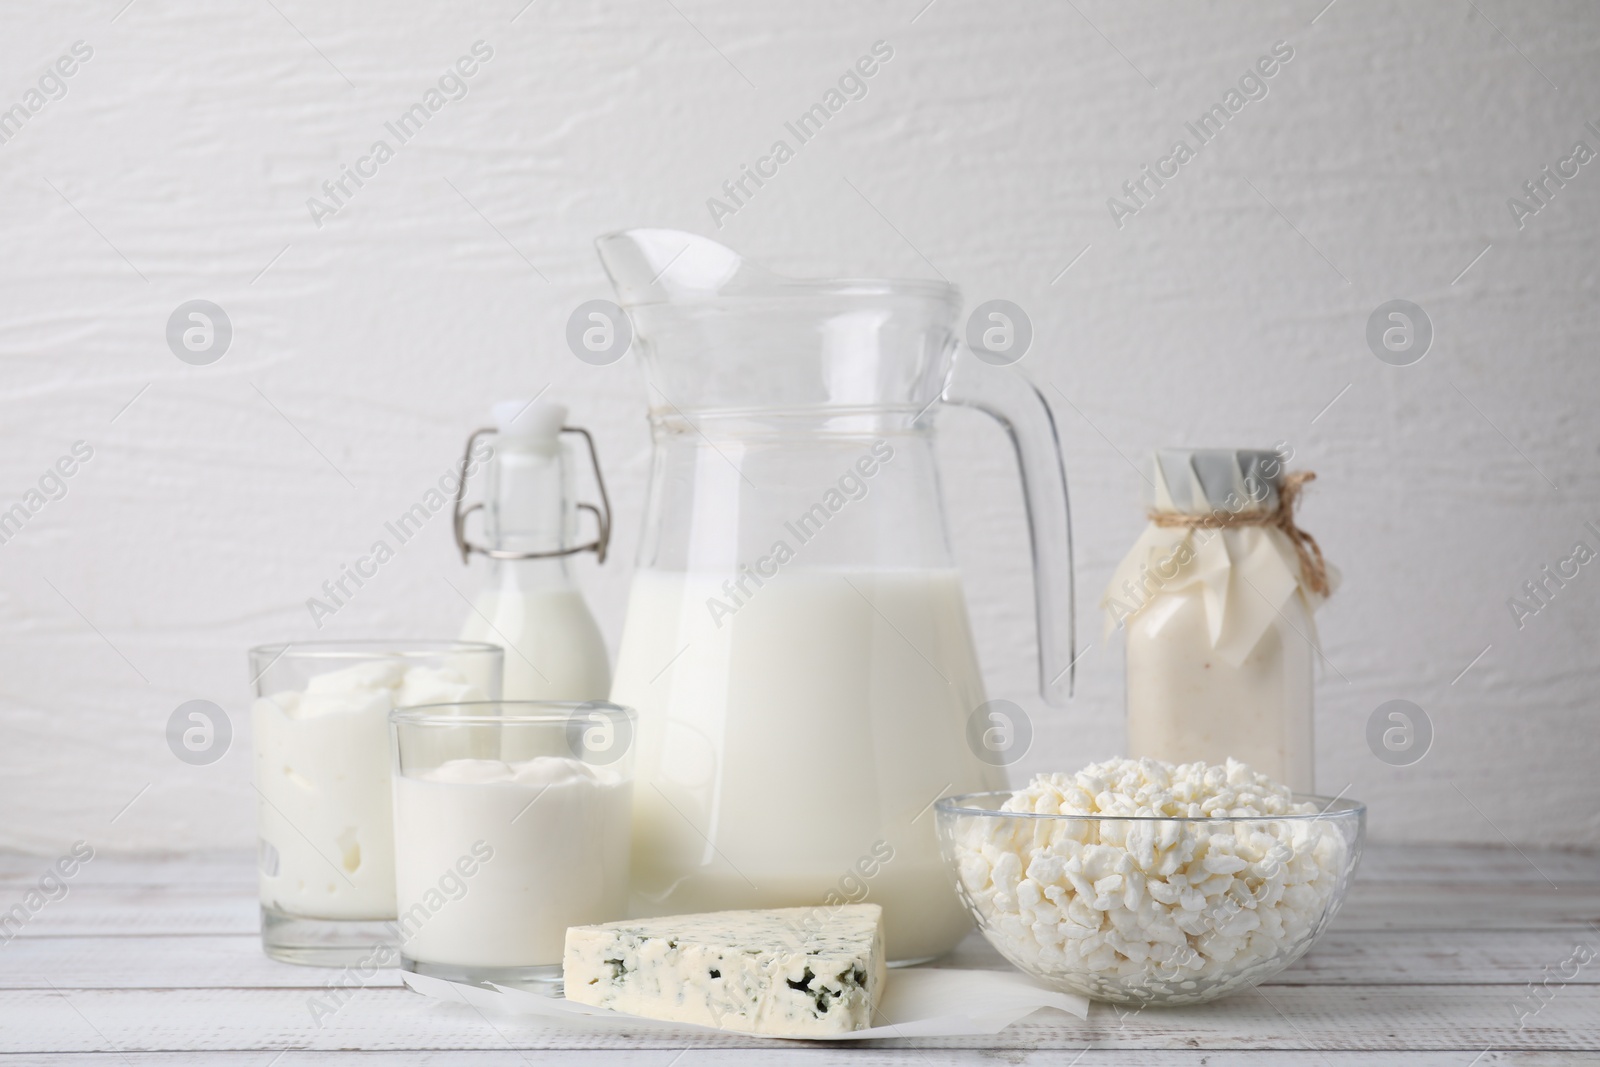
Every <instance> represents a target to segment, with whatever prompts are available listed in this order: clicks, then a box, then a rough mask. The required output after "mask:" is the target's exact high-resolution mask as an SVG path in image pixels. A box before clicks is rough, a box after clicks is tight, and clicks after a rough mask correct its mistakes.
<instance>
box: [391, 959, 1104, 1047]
mask: <svg viewBox="0 0 1600 1067" xmlns="http://www.w3.org/2000/svg"><path fill="white" fill-rule="evenodd" d="M401 977H402V978H404V979H405V983H406V985H408V986H410V987H411V988H412V989H414V990H416V991H417V992H419V993H422V994H425V995H427V996H430V997H434V998H437V999H439V1000H447V1001H453V1002H455V1003H458V1004H468V1005H471V1006H472V1007H475V1008H478V1009H479V1010H481V1011H484V1012H495V1013H497V1014H501V1015H521V1016H537V1017H540V1018H544V1019H547V1020H549V1021H551V1022H553V1023H560V1024H564V1025H569V1026H575V1027H579V1028H583V1029H592V1030H619V1029H629V1030H638V1029H640V1028H643V1027H649V1028H658V1029H663V1030H693V1031H698V1032H701V1033H736V1032H737V1031H730V1030H712V1029H710V1028H709V1027H704V1026H694V1025H692V1024H689V1023H669V1022H662V1021H660V1020H657V1019H642V1018H640V1017H638V1016H636V1015H626V1014H624V1013H622V1012H617V1011H610V1010H607V1009H605V1008H593V1007H590V1006H589V1005H587V1004H575V1003H573V1002H572V1001H570V1000H565V999H562V998H560V997H549V996H544V995H542V994H539V993H530V992H528V991H527V990H523V989H510V988H507V987H505V986H495V987H494V988H493V989H492V990H491V989H483V988H481V987H479V986H472V985H465V984H462V983H459V982H447V981H444V980H443V979H440V978H430V977H428V976H426V975H420V974H412V973H409V972H406V973H403V974H402V975H401ZM1040 1008H1058V1009H1060V1010H1061V1011H1064V1012H1067V1013H1068V1014H1070V1015H1075V1016H1077V1017H1078V1018H1080V1019H1085V1018H1088V1015H1089V1001H1088V1000H1087V999H1086V998H1084V997H1080V996H1077V995H1075V994H1072V993H1056V992H1053V991H1052V990H1049V989H1043V988H1041V987H1039V986H1037V985H1034V984H1033V983H1032V982H1030V981H1029V980H1028V979H1027V978H1025V977H1024V976H1022V975H1020V974H1017V973H1016V972H1014V971H978V970H957V969H946V968H908V969H906V970H897V971H890V972H889V981H888V983H887V986H886V987H885V989H884V994H883V1001H882V1003H881V1004H880V1005H879V1009H878V1017H879V1019H880V1020H881V1021H880V1024H879V1025H877V1026H874V1027H872V1028H871V1029H870V1030H856V1031H853V1032H851V1033H848V1034H832V1035H828V1036H826V1037H806V1038H804V1039H803V1040H807V1041H861V1040H867V1039H872V1038H885V1037H950V1036H956V1035H962V1034H966V1035H978V1034H998V1033H999V1032H1000V1031H1001V1030H1004V1029H1005V1028H1006V1027H1008V1026H1010V1025H1011V1024H1012V1023H1014V1022H1017V1021H1018V1020H1020V1019H1022V1018H1024V1017H1026V1016H1028V1015H1031V1014H1033V1013H1034V1012H1035V1011H1038V1010H1039V1009H1040ZM741 1036H757V1037H759V1036H766V1035H741Z"/></svg>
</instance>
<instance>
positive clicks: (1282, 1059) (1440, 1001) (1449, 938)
mask: <svg viewBox="0 0 1600 1067" xmlns="http://www.w3.org/2000/svg"><path fill="white" fill-rule="evenodd" d="M47 866H48V861H46V860H41V859H39V858H37V857H18V856H0V910H3V908H4V907H6V906H9V905H7V904H5V903H4V901H5V900H6V899H7V898H8V897H10V898H13V899H20V895H21V893H22V892H24V891H25V890H26V888H27V886H28V885H29V884H32V883H34V882H36V881H37V878H38V876H39V874H40V873H42V872H43V871H44V870H45V869H46V867H47ZM255 893H256V888H255V879H254V873H253V870H252V869H251V867H250V857H248V856H245V855H242V854H220V855H215V854H214V855H208V856H195V857H187V856H184V857H135V858H119V857H111V856H97V857H96V859H95V860H94V861H93V862H92V863H90V864H88V865H86V866H85V867H84V868H83V869H82V870H81V871H80V872H79V873H78V874H77V876H75V877H74V878H73V879H72V880H71V882H70V884H69V890H68V893H67V895H66V897H65V898H63V899H61V900H57V901H54V902H52V903H50V904H48V905H47V906H46V907H45V908H44V909H42V910H41V911H40V912H39V913H38V914H36V915H34V916H33V917H32V919H31V920H30V921H29V922H28V923H27V925H26V926H25V927H24V928H23V929H22V930H21V931H20V934H19V936H17V937H16V938H14V939H12V940H11V941H10V942H9V943H5V944H3V945H0V1065H3V1064H4V1063H5V1062H9V1061H11V1060H13V1059H16V1060H20V1061H25V1062H29V1063H36V1062H37V1063H75V1064H82V1063H98V1062H100V1061H101V1060H105V1061H106V1062H127V1063H170V1062H184V1063H218V1064H229V1065H237V1064H246V1063H259V1064H262V1065H263V1067H265V1065H266V1064H268V1063H279V1064H284V1065H290V1064H305V1063H319V1062H332V1060H333V1059H334V1058H338V1057H340V1056H345V1055H349V1054H351V1053H352V1052H353V1051H354V1050H358V1049H364V1050H368V1055H364V1056H361V1057H358V1058H360V1059H372V1060H373V1061H374V1062H378V1061H379V1059H380V1053H381V1060H382V1062H386V1063H387V1062H398V1063H451V1064H455V1063H466V1064H478V1063H483V1064H491V1063H518V1064H526V1063H529V1062H540V1061H542V1060H544V1057H543V1056H535V1055H534V1054H533V1051H532V1050H537V1049H558V1048H559V1049H566V1050H570V1051H569V1052H568V1053H567V1055H576V1056H578V1057H579V1059H578V1062H583V1063H617V1064H630V1065H632V1064H639V1065H645V1064H659V1065H660V1067H667V1065H668V1064H673V1065H674V1067H676V1065H679V1064H693V1063H696V1062H704V1063H726V1064H730V1065H732V1064H744V1063H776V1062H797V1063H822V1062H835V1061H836V1060H837V1059H838V1058H839V1057H840V1056H844V1055H848V1057H849V1059H850V1062H853V1063H862V1064H867V1063H874V1062H882V1063H903V1062H918V1063H954V1062H968V1063H970V1062H978V1061H979V1060H980V1059H982V1060H983V1061H985V1062H987V1061H989V1060H991V1059H992V1057H994V1056H1000V1057H1002V1058H1003V1059H1004V1061H1005V1062H1011V1063H1053V1064H1062V1065H1065V1064H1068V1063H1072V1062H1074V1058H1075V1057H1080V1056H1081V1058H1079V1059H1077V1060H1076V1062H1077V1064H1078V1065H1079V1067H1091V1065H1093V1064H1096V1063H1104V1064H1132V1063H1148V1064H1152V1065H1156V1067H1161V1065H1164V1064H1169V1063H1170V1064H1176V1063H1194V1062H1199V1057H1201V1056H1204V1057H1205V1062H1207V1063H1208V1064H1212V1065H1216V1064H1223V1063H1242V1064H1263V1065H1264V1064H1288V1065H1295V1064H1301V1063H1322V1064H1361V1065H1365V1064H1377V1063H1383V1064H1394V1063H1398V1064H1402V1065H1413V1064H1446V1063H1449V1064H1456V1065H1459V1067H1469V1065H1475V1064H1482V1065H1489V1064H1494V1063H1512V1064H1521V1065H1530V1064H1544V1063H1572V1062H1600V1055H1594V1053H1595V1052H1596V1051H1597V1050H1600V856H1595V855H1591V854H1584V853H1565V852H1538V853H1530V854H1529V855H1526V856H1523V855H1519V854H1518V853H1517V852H1515V851H1514V850H1511V849H1475V848H1439V849H1415V848H1412V849H1384V848H1377V849H1372V850H1370V851H1369V855H1368V856H1367V857H1366V860H1365V861H1364V863H1363V867H1362V873H1361V877H1360V878H1359V880H1358V882H1357V884H1356V885H1355V886H1354V887H1353V888H1352V892H1351V895H1350V898H1349V900H1348V901H1347V902H1346V906H1345V909H1344V911H1343V912H1342V913H1341V915H1340V916H1339V918H1338V919H1337V920H1336V922H1335V924H1334V927H1333V929H1331V930H1330V931H1329V933H1328V934H1327V935H1326V936H1325V938H1324V939H1323V940H1322V941H1321V942H1320V943H1319V944H1318V946H1317V948H1316V949H1315V950H1314V951H1313V953H1312V954H1311V955H1310V956H1309V957H1308V958H1306V959H1303V960H1301V961H1300V962H1299V963H1298V964H1296V965H1295V966H1294V967H1292V968H1290V969H1289V970H1287V971H1285V972H1284V973H1283V974H1281V975H1279V976H1277V977H1276V978H1275V979H1273V980H1272V981H1270V982H1269V983H1267V984H1266V985H1264V987H1263V988H1262V989H1260V990H1257V991H1252V992H1249V993H1245V994H1242V995H1240V996H1237V997H1233V998H1230V999H1228V1000H1225V1001H1220V1002H1217V1003H1215V1004H1211V1005H1203V1006H1199V1007H1193V1008H1180V1009H1163V1010H1157V1009H1150V1010H1147V1011H1145V1012H1140V1013H1134V1014H1131V1015H1130V1014H1127V1013H1122V1012H1119V1011H1117V1010H1116V1009H1113V1008H1111V1007H1108V1006H1104V1005H1096V1006H1095V1007H1094V1008H1093V1009H1092V1011H1091V1015H1090V1018H1089V1020H1088V1021H1087V1022H1082V1021H1079V1020H1076V1019H1072V1018H1071V1017H1068V1016H1065V1015H1061V1014H1059V1013H1054V1012H1045V1013H1040V1014H1038V1015H1036V1016H1034V1017H1032V1018H1031V1019H1029V1020H1026V1021H1024V1022H1023V1023H1021V1024H1018V1025H1016V1026H1013V1027H1011V1028H1010V1029H1008V1030H1007V1031H1006V1032H1004V1033H1003V1034H1000V1035H997V1036H996V1037H985V1038H942V1039H929V1040H927V1041H920V1042H895V1043H881V1042H880V1043H871V1044H870V1046H862V1045H857V1046H821V1047H818V1046H793V1045H786V1044H773V1043H762V1042H756V1041H753V1040H752V1039H748V1038H741V1037H738V1036H735V1035H705V1034H693V1035H691V1034H689V1033H688V1032H673V1031H664V1032H663V1031H641V1032H637V1033H630V1032H627V1031H620V1032H596V1031H592V1030H583V1029H578V1028H568V1027H553V1026H550V1025H548V1024H540V1025H534V1024H532V1023H530V1022H528V1021H524V1020H517V1019H503V1018H496V1019H486V1018H484V1017H482V1016H480V1015H478V1014H477V1013H475V1012H474V1011H472V1010H471V1009H468V1008H463V1007H460V1006H456V1005H447V1004H440V1003H435V1002H433V1001H430V1000H427V999H425V998H422V997H419V996H418V995H416V994H414V993H411V992H410V991H408V990H406V989H403V988H400V987H399V985H398V982H397V980H396V978H395V977H394V976H393V975H392V974H380V975H379V976H378V977H377V978H376V979H374V980H372V981H371V982H369V983H367V987H366V988H364V989H361V990H359V991H358V992H357V993H355V995H354V996H353V997H352V998H351V999H350V1001H349V1003H347V1004H346V1005H345V1006H344V1008H343V1009H341V1010H340V1011H339V1013H338V1014H337V1015H335V1016H334V1017H333V1018H332V1019H331V1020H325V1023H326V1025H323V1026H318V1025H316V1024H315V1022H314V1020H313V1018H312V1015H311V1011H310V1007H309V1004H308V998H309V997H311V996H312V995H315V994H316V993H317V992H318V990H320V989H321V988H322V984H323V983H324V982H327V981H329V980H330V979H331V978H332V977H333V974H334V972H331V971H326V970H321V969H315V968H301V967H292V966H288V965H285V964H279V963H276V962H274V961H271V960H268V959H266V958H265V956H263V955H262V953H261V951H260V946H259V941H258V939H257V909H256V897H255ZM1580 945H1584V946H1589V947H1590V948H1592V949H1593V950H1595V951H1596V953H1597V958H1596V961H1595V962H1593V963H1590V964H1589V965H1588V966H1587V967H1585V968H1583V969H1581V970H1580V971H1579V973H1578V974H1576V975H1574V976H1572V977H1571V978H1570V979H1569V980H1568V981H1565V982H1559V981H1553V982H1552V985H1551V987H1550V988H1551V989H1552V990H1553V991H1552V992H1550V993H1548V994H1547V997H1548V999H1547V1002H1541V1001H1540V1000H1537V999H1534V998H1533V994H1532V992H1531V991H1530V986H1529V983H1536V982H1540V981H1543V980H1544V979H1545V978H1548V977H1550V976H1551V975H1552V973H1553V972H1554V969H1557V968H1559V966H1560V965H1561V963H1562V962H1563V961H1564V960H1567V959H1569V958H1570V957H1571V956H1572V954H1573V951H1574V949H1575V948H1576V947H1577V946H1580ZM944 962H945V963H946V964H948V965H952V966H963V967H1004V966H1005V964H1004V962H1003V961H1002V960H1000V959H999V957H998V955H997V954H996V953H994V951H993V950H992V949H991V948H989V946H988V945H987V944H986V943H985V942H984V941H983V940H982V939H981V938H980V937H977V936H974V937H973V938H970V939H969V940H968V941H967V942H966V943H964V944H963V945H962V947H961V948H960V949H959V950H958V951H957V952H956V953H954V954H953V955H952V956H951V957H949V958H948V959H947V960H946V961H944ZM1535 1007H1537V1008H1538V1010H1537V1011H1534V1010H1533V1009H1534V1008H1535ZM1519 1022H1521V1023H1522V1026H1521V1027H1520V1029H1519V1026H1518V1024H1519ZM902 1046H904V1047H902ZM578 1050H583V1051H582V1052H581V1053H580V1052H579V1051H578ZM984 1050H994V1051H993V1052H991V1053H987V1054H986V1053H985V1051H984ZM1085 1050H1087V1051H1085ZM123 1057H126V1059H124V1058H123ZM274 1057H279V1058H277V1059H276V1060H275V1059H274ZM563 1058H565V1056H564V1057H563Z"/></svg>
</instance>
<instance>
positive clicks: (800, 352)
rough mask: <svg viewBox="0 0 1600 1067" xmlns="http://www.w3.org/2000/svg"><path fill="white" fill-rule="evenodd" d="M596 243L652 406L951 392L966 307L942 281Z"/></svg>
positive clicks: (650, 243)
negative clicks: (798, 273)
mask: <svg viewBox="0 0 1600 1067" xmlns="http://www.w3.org/2000/svg"><path fill="white" fill-rule="evenodd" d="M595 244H596V247H597V249H598V251H599V254H600V262H601V264H602V265H603V266H604V267H605V270H606V273H607V274H608V275H609V276H610V278H611V282H612V285H613V287H614V288H615V290H616V293H617V298H618V302H619V303H620V304H621V305H622V306H623V308H624V309H625V310H626V311H627V314H628V319H629V322H630V324H631V325H632V328H633V337H634V341H635V346H634V351H635V352H636V353H637V355H638V357H639V360H640V362H641V365H642V366H643V368H644V371H645V374H646V376H647V378H648V379H649V383H650V386H651V392H652V395H651V403H652V409H653V410H658V409H668V408H671V409H676V410H677V411H678V412H680V413H682V412H689V411H699V412H706V411H749V410H754V409H767V410H783V411H795V410H809V411H813V412H815V411H817V410H818V409H822V408H840V407H849V408H854V409H858V410H859V409H873V410H879V411H884V410H904V411H907V412H908V413H916V412H920V411H923V410H924V409H926V408H927V407H928V405H929V404H931V403H933V402H934V401H935V400H936V399H937V398H938V396H939V394H940V391H941V390H942V388H943V385H944V379H945V376H946V374H947V373H948V371H949V368H950V355H951V352H952V351H953V348H954V343H955V329H954V327H955V319H956V314H957V312H958V311H959V310H960V306H961V299H960V293H959V292H958V291H957V290H956V289H955V287H954V286H951V285H949V284H947V283H945V282H936V281H925V280H896V279H888V278H871V279H838V278H822V279H810V278H789V277H785V276H784V275H781V274H778V273H776V272H774V271H771V270H768V269H766V268H765V267H762V266H760V265H759V264H756V263H753V262H751V261H750V260H748V259H746V258H745V257H743V256H741V255H740V254H739V253H738V252H735V251H734V250H733V249H731V248H728V247H726V246H725V245H722V244H719V243H717V242H716V241H713V240H711V239H710V238H708V237H701V236H699V235H698V234H692V233H683V232H680V231H678V230H659V229H643V230H627V231H624V232H621V233H613V234H608V235H606V236H604V237H601V238H599V240H597V241H596V242H595Z"/></svg>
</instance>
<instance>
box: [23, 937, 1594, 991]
mask: <svg viewBox="0 0 1600 1067" xmlns="http://www.w3.org/2000/svg"><path fill="white" fill-rule="evenodd" d="M1580 942H1585V939H1584V938H1582V937H1581V936H1579V937H1575V936H1574V933H1573V932H1571V931H1563V930H1524V931H1502V930H1483V931H1473V930H1446V931H1436V930H1400V931H1371V930H1343V929H1339V928H1337V927H1336V928H1335V929H1333V930H1330V931H1329V932H1328V933H1327V934H1326V935H1325V936H1324V937H1323V939H1322V941H1320V942H1318V944H1317V948H1316V951H1315V952H1313V953H1311V954H1310V955H1309V956H1306V957H1304V958H1302V959H1301V960H1299V961H1298V962H1297V963H1295V964H1294V966H1292V967H1290V968H1289V969H1288V970H1286V971H1284V972H1283V973H1282V974H1280V975H1278V976H1276V977H1274V978H1271V979H1269V980H1268V981H1267V982H1266V983H1265V984H1266V985H1267V986H1268V987H1269V988H1270V987H1272V986H1278V985H1438V984H1441V982H1442V981H1444V980H1448V984H1451V985H1508V984H1511V985H1514V984H1519V983H1526V982H1535V981H1540V980H1542V978H1543V977H1544V973H1543V972H1544V968H1546V967H1550V966H1553V965H1556V964H1559V963H1560V962H1561V961H1563V960H1566V959H1567V958H1568V957H1569V956H1571V954H1572V951H1573V949H1574V947H1575V946H1576V945H1577V944H1578V943H1580ZM1586 943H1589V944H1594V945H1596V946H1597V947H1600V934H1594V935H1593V936H1591V937H1590V938H1588V939H1587V941H1586ZM942 963H943V965H948V966H954V967H966V968H973V967H982V968H999V969H1004V968H1006V967H1007V966H1009V965H1008V964H1006V963H1005V961H1004V960H1003V959H1002V958H1001V957H1000V955H999V953H997V952H995V951H994V950H993V949H992V948H990V947H989V944H988V942H986V941H984V940H983V938H982V936H981V935H977V934H974V935H973V936H972V937H971V938H969V939H968V940H967V941H966V942H964V943H963V944H962V946H961V947H960V948H959V949H958V950H957V951H956V952H955V953H953V954H952V955H951V956H950V957H948V958H947V959H946V960H944V961H942ZM330 973H331V972H324V971H320V970H316V969H308V968H305V967H293V966H290V965H289V964H285V963H278V962H276V961H274V960H270V959H268V958H267V957H266V956H265V955H264V954H263V953H262V951H261V947H260V942H259V940H258V939H257V937H256V935H255V934H228V935H213V934H204V935H195V936H189V937H172V936H164V935H154V936H152V935H143V934H135V935H125V936H113V937H106V936H99V935H87V936H74V937H21V938H17V939H16V940H15V941H14V942H12V943H11V944H10V945H9V946H7V947H6V948H5V949H4V950H3V951H0V990H6V989H51V988H56V989H63V990H68V989H174V988H199V989H218V988H241V989H280V988H289V989H293V988H310V987H314V986H318V985H320V984H321V983H322V982H323V981H326V980H327V978H328V977H329V976H330ZM367 984H368V985H377V986H396V987H398V986H399V985H400V979H399V977H398V976H397V975H396V974H395V973H394V972H392V971H384V972H380V973H379V975H378V976H377V977H376V978H374V979H371V980H370V981H369V982H368V983H367ZM1571 984H1576V985H1595V984H1600V965H1597V966H1594V967H1586V968H1584V969H1582V970H1580V971H1579V972H1578V973H1577V975H1576V976H1575V977H1574V978H1572V979H1571Z"/></svg>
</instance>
